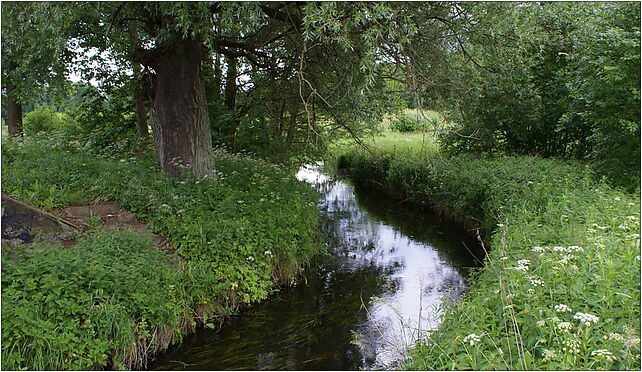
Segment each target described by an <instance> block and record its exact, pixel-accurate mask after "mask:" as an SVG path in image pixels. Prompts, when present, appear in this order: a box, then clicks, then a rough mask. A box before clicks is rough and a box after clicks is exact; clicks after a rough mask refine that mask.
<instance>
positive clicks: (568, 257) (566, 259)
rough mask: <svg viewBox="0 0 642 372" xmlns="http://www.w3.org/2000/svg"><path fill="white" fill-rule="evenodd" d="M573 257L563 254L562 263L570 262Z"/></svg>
mask: <svg viewBox="0 0 642 372" xmlns="http://www.w3.org/2000/svg"><path fill="white" fill-rule="evenodd" d="M573 257H574V256H573V255H572V254H565V255H564V256H562V261H568V260H572V259H573Z"/></svg>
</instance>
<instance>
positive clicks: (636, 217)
mask: <svg viewBox="0 0 642 372" xmlns="http://www.w3.org/2000/svg"><path fill="white" fill-rule="evenodd" d="M626 219H627V220H637V219H638V216H626Z"/></svg>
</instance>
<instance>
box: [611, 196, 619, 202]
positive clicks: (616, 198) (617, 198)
mask: <svg viewBox="0 0 642 372" xmlns="http://www.w3.org/2000/svg"><path fill="white" fill-rule="evenodd" d="M613 200H618V201H619V200H621V199H620V198H619V197H617V196H616V197H615V198H613Z"/></svg>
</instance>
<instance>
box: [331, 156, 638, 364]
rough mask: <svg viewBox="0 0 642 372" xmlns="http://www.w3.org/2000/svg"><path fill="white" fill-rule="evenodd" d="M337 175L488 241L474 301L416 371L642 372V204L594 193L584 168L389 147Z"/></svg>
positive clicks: (457, 312)
mask: <svg viewBox="0 0 642 372" xmlns="http://www.w3.org/2000/svg"><path fill="white" fill-rule="evenodd" d="M338 164H339V165H340V166H342V167H345V168H347V170H348V171H349V173H350V174H351V175H352V177H353V178H355V179H356V180H357V181H358V182H359V181H363V180H364V179H372V180H374V181H376V182H378V183H381V184H383V185H385V186H386V187H387V188H389V189H390V190H391V191H393V192H403V193H404V194H405V195H406V197H407V198H409V199H410V200H414V201H415V202H418V203H427V204H430V205H436V206H437V207H438V208H440V209H441V210H442V211H445V212H449V213H451V214H453V215H455V216H458V217H460V218H463V219H464V220H465V221H466V222H467V224H468V225H469V226H470V227H471V228H480V229H481V230H482V232H484V236H485V237H486V238H487V240H488V241H490V244H491V249H490V252H489V253H488V255H487V257H486V259H485V262H484V267H483V268H482V269H481V270H480V271H479V272H478V273H477V274H476V275H475V277H474V278H473V279H472V280H471V283H472V284H471V288H470V291H469V292H468V293H467V294H466V296H465V297H464V298H463V299H462V300H460V301H459V302H458V303H457V304H450V305H445V307H444V317H443V322H442V324H441V325H440V328H439V329H438V330H437V331H435V332H433V333H431V334H430V335H429V338H428V339H427V341H426V342H425V343H422V344H421V345H420V346H418V347H417V348H416V350H415V351H414V353H413V360H412V361H411V362H410V363H409V364H407V365H406V366H405V367H406V368H409V369H422V370H435V369H437V370H441V369H448V370H461V369H476V370H483V369H556V370H564V369H639V368H640V336H639V335H640V323H639V318H640V308H639V302H640V280H639V278H640V261H639V260H640V258H639V257H640V256H639V252H640V235H639V234H638V233H639V231H640V204H639V194H638V195H631V194H626V193H623V192H621V191H618V190H616V189H612V188H611V187H609V186H607V185H606V184H604V183H603V182H596V181H594V180H593V178H592V177H591V175H590V172H589V171H588V170H587V169H586V168H585V167H584V166H582V165H581V164H574V163H571V162H562V161H559V160H551V159H541V158H537V157H501V158H483V157H482V158H479V157H472V156H465V155H460V156H455V157H448V158H442V157H439V156H435V155H434V154H427V155H426V154H421V153H419V152H416V151H414V152H413V151H406V150H399V149H392V148H390V147H389V148H387V149H386V148H384V149H382V148H379V149H377V150H376V151H375V152H374V153H373V154H368V153H366V152H363V151H356V150H350V151H347V152H344V154H343V155H342V156H339V157H338ZM562 305H564V306H562ZM585 314H589V315H585Z"/></svg>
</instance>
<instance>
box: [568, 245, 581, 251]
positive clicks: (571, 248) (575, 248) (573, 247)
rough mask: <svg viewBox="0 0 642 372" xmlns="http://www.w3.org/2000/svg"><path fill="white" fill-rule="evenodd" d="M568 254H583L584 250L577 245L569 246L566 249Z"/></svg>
mask: <svg viewBox="0 0 642 372" xmlns="http://www.w3.org/2000/svg"><path fill="white" fill-rule="evenodd" d="M568 251H569V252H584V248H582V247H580V246H577V245H570V246H569V247H568Z"/></svg>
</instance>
